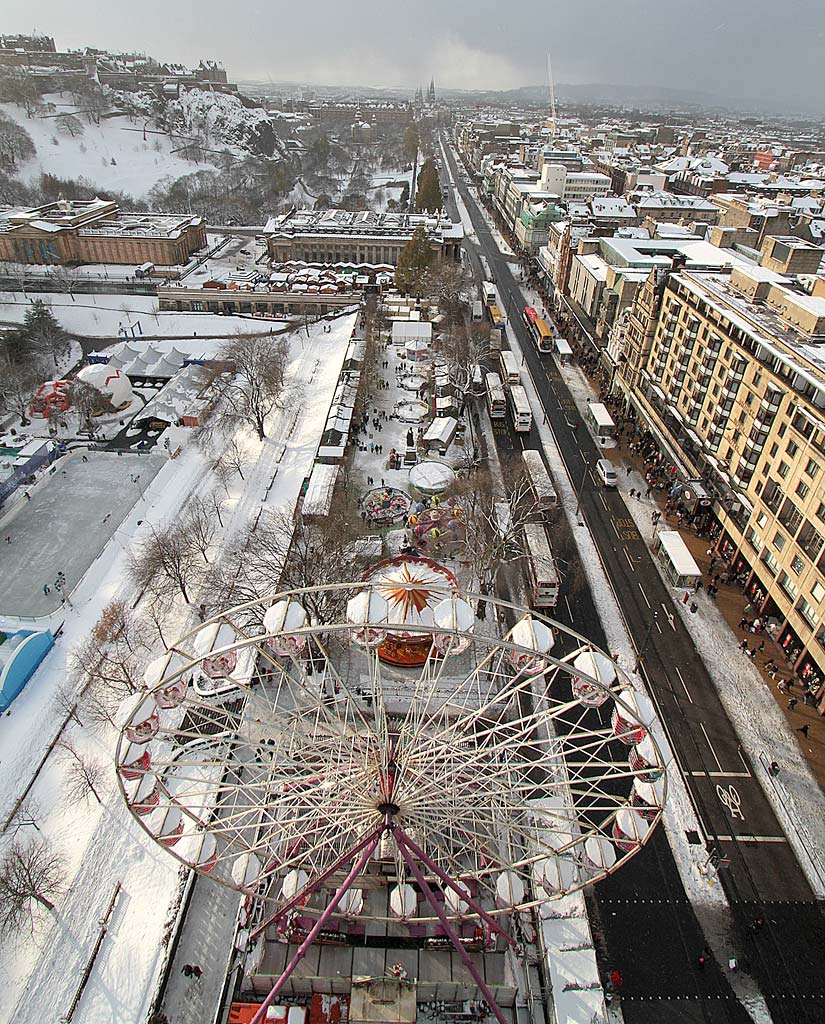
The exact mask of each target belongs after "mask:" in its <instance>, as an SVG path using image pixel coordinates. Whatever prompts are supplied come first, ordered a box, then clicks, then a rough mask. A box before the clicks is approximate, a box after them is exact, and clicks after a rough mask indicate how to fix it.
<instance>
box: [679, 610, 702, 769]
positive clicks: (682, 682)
mask: <svg viewBox="0 0 825 1024" xmlns="http://www.w3.org/2000/svg"><path fill="white" fill-rule="evenodd" d="M671 625H673V623H671ZM673 667H674V669H675V670H676V675H677V676H678V677H679V682H680V683H681V684H682V689H683V690H684V691H685V693H686V694H687V699H688V700H689V701H690V703H691V704H692V703H693V697H691V695H690V690H689V689H688V688H687V683H686V682H685V681H684V679H682V673H681V672H680V671H679V666H678V665H674V666H673ZM692 774H693V772H691V775H692ZM696 774H697V775H701V774H703V773H702V772H697V773H696Z"/></svg>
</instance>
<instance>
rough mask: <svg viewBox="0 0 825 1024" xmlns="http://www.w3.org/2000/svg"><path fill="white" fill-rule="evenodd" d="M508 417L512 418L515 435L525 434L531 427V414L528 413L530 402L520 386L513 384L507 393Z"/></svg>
mask: <svg viewBox="0 0 825 1024" xmlns="http://www.w3.org/2000/svg"><path fill="white" fill-rule="evenodd" d="M508 398H509V404H510V415H511V416H512V417H513V427H514V429H515V431H516V433H517V434H526V433H528V432H529V430H530V428H531V427H532V426H533V413H532V412H531V411H530V402H529V401H528V399H527V392H526V391H525V390H524V388H523V387H522V386H521V384H513V385H512V387H511V388H510V391H509V392H508Z"/></svg>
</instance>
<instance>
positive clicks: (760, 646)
mask: <svg viewBox="0 0 825 1024" xmlns="http://www.w3.org/2000/svg"><path fill="white" fill-rule="evenodd" d="M764 650H765V641H764V640H762V641H760V643H759V653H760V654H761V653H762V651H764Z"/></svg>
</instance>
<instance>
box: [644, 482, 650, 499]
mask: <svg viewBox="0 0 825 1024" xmlns="http://www.w3.org/2000/svg"><path fill="white" fill-rule="evenodd" d="M645 497H646V498H649V497H650V484H648V486H647V490H646V491H645Z"/></svg>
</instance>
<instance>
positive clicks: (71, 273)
mask: <svg viewBox="0 0 825 1024" xmlns="http://www.w3.org/2000/svg"><path fill="white" fill-rule="evenodd" d="M50 276H51V279H52V281H54V283H55V284H56V285H57V287H58V289H59V290H60V291H61V292H66V294H67V295H68V296H69V298H70V299H71V300H72V302H74V290H75V287H76V286H77V280H78V278H77V271H76V270H75V269H74V268H73V267H66V266H63V265H60V266H56V267H52V270H51V272H50Z"/></svg>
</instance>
